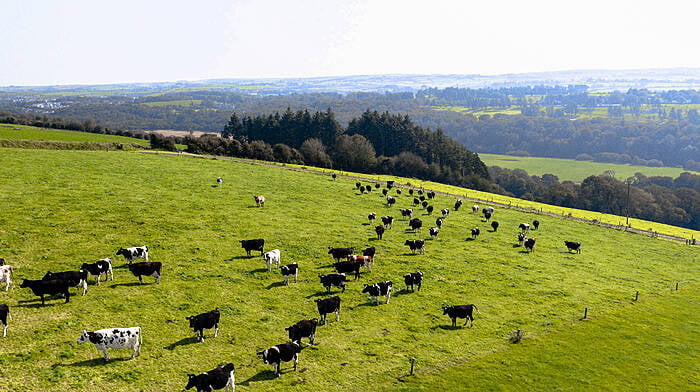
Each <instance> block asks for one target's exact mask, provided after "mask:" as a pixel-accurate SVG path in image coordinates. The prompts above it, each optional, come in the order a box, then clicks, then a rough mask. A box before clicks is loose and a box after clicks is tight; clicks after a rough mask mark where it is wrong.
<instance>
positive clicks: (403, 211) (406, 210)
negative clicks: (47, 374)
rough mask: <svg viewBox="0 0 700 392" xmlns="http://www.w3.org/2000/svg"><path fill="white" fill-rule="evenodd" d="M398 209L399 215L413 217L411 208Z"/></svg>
mask: <svg viewBox="0 0 700 392" xmlns="http://www.w3.org/2000/svg"><path fill="white" fill-rule="evenodd" d="M399 211H401V217H402V218H409V219H410V218H412V217H413V210H412V209H410V208H401V209H400V210H399Z"/></svg>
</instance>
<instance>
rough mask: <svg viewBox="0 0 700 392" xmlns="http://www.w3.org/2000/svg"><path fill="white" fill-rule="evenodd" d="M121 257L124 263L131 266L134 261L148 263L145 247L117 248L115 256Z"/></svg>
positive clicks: (146, 248)
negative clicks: (141, 260)
mask: <svg viewBox="0 0 700 392" xmlns="http://www.w3.org/2000/svg"><path fill="white" fill-rule="evenodd" d="M119 255H123V256H124V258H125V259H126V261H128V262H129V264H131V262H132V261H134V259H146V261H148V247H147V246H145V245H144V246H134V247H132V248H126V249H124V248H119V250H118V251H117V256H119Z"/></svg>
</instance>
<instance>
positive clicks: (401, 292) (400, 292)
mask: <svg viewBox="0 0 700 392" xmlns="http://www.w3.org/2000/svg"><path fill="white" fill-rule="evenodd" d="M414 290H415V289H414ZM414 293H415V291H411V290H406V289H405V288H403V289H401V290H396V291H393V292H392V293H391V296H392V297H399V296H402V295H407V294H414Z"/></svg>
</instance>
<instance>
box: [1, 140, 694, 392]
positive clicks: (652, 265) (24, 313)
mask: <svg viewBox="0 0 700 392" xmlns="http://www.w3.org/2000/svg"><path fill="white" fill-rule="evenodd" d="M0 155H1V156H2V160H3V165H2V166H0V184H2V186H1V187H0V211H2V213H1V214H0V227H2V229H1V230H0V252H1V253H0V257H3V258H5V259H6V260H7V263H8V264H11V265H12V266H13V268H14V274H13V278H14V281H15V284H16V285H17V286H15V287H12V288H11V289H10V290H9V292H4V291H0V303H7V304H9V305H10V308H11V314H12V315H13V319H12V321H11V324H10V328H9V331H8V337H7V338H5V339H0V365H1V366H0V377H2V380H3V381H2V387H4V388H6V389H7V390H12V391H15V390H17V391H24V390H30V391H35V390H36V391H61V390H81V391H104V390H109V391H134V390H141V391H166V390H182V389H183V387H184V385H185V383H186V380H187V377H186V374H187V373H200V372H203V371H206V370H209V369H212V368H213V367H215V366H216V365H219V364H223V363H226V362H233V363H234V364H235V366H236V384H237V385H236V388H237V390H238V391H258V390H260V391H276V390H279V391H290V390H291V391H309V390H311V391H346V390H348V389H351V388H352V389H355V390H395V389H398V388H400V387H402V386H408V385H406V381H411V380H410V379H407V377H406V374H407V373H408V370H409V362H408V360H409V358H411V357H416V358H418V359H419V362H418V371H419V376H420V377H425V382H424V383H422V384H421V387H422V388H425V389H427V390H435V389H440V388H443V381H442V377H441V376H440V375H441V374H446V373H445V372H449V371H450V370H451V369H459V368H455V367H456V366H464V365H469V364H481V365H483V366H487V365H488V364H489V363H490V361H491V360H492V358H494V356H495V355H496V356H497V355H511V354H509V353H511V352H512V353H513V354H512V355H513V356H514V357H515V356H516V354H517V352H516V351H512V350H523V349H531V350H533V352H536V351H534V350H541V351H538V352H543V353H548V352H549V350H550V349H551V350H553V351H552V352H551V354H549V355H552V356H555V355H556V351H557V350H558V348H556V347H550V345H549V344H546V343H547V342H549V341H552V340H547V339H555V338H556V339H557V341H563V342H564V344H574V343H576V344H580V345H584V346H590V345H592V344H593V343H594V342H591V341H582V340H581V338H580V336H582V335H581V334H584V335H585V334H589V332H587V330H586V328H590V327H591V326H595V325H596V323H597V322H599V321H598V320H601V323H605V317H611V318H612V317H618V319H617V320H618V322H619V323H625V322H630V323H632V322H633V321H632V320H630V318H629V317H628V316H626V315H628V314H629V312H630V311H631V310H630V309H632V308H635V307H638V306H640V305H641V306H646V307H648V308H649V309H650V311H652V312H654V311H658V309H659V308H663V307H665V306H667V305H666V303H664V302H661V301H660V302H651V301H649V302H645V301H646V298H647V296H653V295H657V296H662V297H663V296H666V295H668V293H669V290H670V288H671V287H673V286H674V285H675V283H676V282H680V285H681V288H682V290H680V291H679V292H678V293H674V294H673V295H674V296H679V297H683V298H697V287H698V286H697V284H698V280H697V279H698V271H699V269H698V261H700V258H698V249H697V247H689V246H686V245H684V244H682V243H678V242H673V241H666V240H661V239H658V238H652V237H650V236H647V235H640V234H634V233H631V232H625V231H621V230H617V229H611V228H602V227H599V226H597V225H593V224H587V223H581V222H576V221H573V220H570V219H566V218H562V217H556V216H548V215H541V214H534V213H524V212H520V211H517V210H515V209H508V208H503V207H501V206H496V212H495V214H494V218H493V219H495V220H498V221H499V222H500V228H499V229H498V231H497V232H492V231H491V230H490V228H489V226H488V224H487V223H486V222H483V221H482V218H481V215H480V214H473V213H471V209H470V208H469V207H470V205H469V204H470V202H466V203H465V206H464V208H463V209H462V210H460V211H453V212H452V213H451V214H450V216H449V217H448V218H447V219H446V221H445V224H444V226H443V229H442V230H441V232H440V235H439V237H438V238H437V239H435V240H430V239H428V240H426V252H425V254H417V255H412V254H410V252H409V251H408V248H407V247H406V246H404V245H403V242H404V241H405V240H407V239H416V238H427V237H429V236H428V234H427V231H428V228H429V227H432V226H434V221H435V214H433V216H428V215H426V213H425V212H423V210H421V209H417V210H416V213H415V216H417V217H419V218H421V219H422V220H423V221H424V228H423V231H422V232H420V233H413V232H411V231H408V230H407V221H406V220H405V219H400V218H399V217H400V213H399V212H398V210H397V209H398V208H408V207H411V206H412V197H409V196H408V195H407V194H406V193H404V194H402V195H401V196H396V197H397V200H398V203H397V206H395V207H393V208H388V207H387V206H386V203H385V199H384V197H383V196H382V195H381V193H380V192H378V191H373V192H372V193H370V194H360V193H359V192H357V191H355V189H354V183H355V182H356V180H355V179H353V178H347V177H344V176H340V177H339V178H338V180H337V181H333V180H332V179H331V178H330V176H328V175H319V174H317V173H314V172H311V170H302V171H291V170H281V169H280V168H278V167H273V166H265V165H256V164H250V163H245V162H240V161H230V160H213V159H197V158H190V157H186V156H171V155H162V156H160V155H151V154H141V153H135V152H97V151H86V152H81V151H51V150H24V149H0ZM217 177H222V178H223V179H224V183H223V187H216V186H215V185H216V181H215V180H216V178H217ZM409 181H410V180H406V182H409ZM413 185H416V186H419V185H424V186H425V187H426V188H428V185H431V186H432V185H433V184H428V183H424V184H419V183H417V182H414V183H413ZM436 190H441V191H454V192H456V193H457V194H461V193H467V192H468V193H469V195H470V196H472V195H473V194H475V193H474V192H473V191H467V190H464V189H461V190H460V189H459V188H454V189H453V188H449V187H446V186H444V187H441V188H438V187H437V186H436ZM460 192H461V193H460ZM254 194H263V195H265V196H266V199H267V202H266V205H265V207H263V208H258V207H255V206H254V202H253V197H252V196H253V195H254ZM391 194H392V195H396V192H395V190H392V191H391ZM431 203H432V204H433V205H434V206H435V207H436V210H439V209H441V208H445V207H449V208H450V209H451V208H452V206H453V204H454V198H453V197H447V196H441V195H438V196H437V197H436V199H435V200H433V201H432V202H431ZM481 204H482V205H483V203H481ZM372 211H374V212H377V214H378V216H382V215H393V216H394V217H396V221H395V223H394V227H393V229H391V230H388V231H387V232H386V234H385V235H384V239H382V240H376V236H375V234H374V230H373V227H372V226H370V225H369V224H368V222H367V218H366V217H367V214H368V213H369V212H372ZM533 219H538V220H539V221H540V222H541V225H540V229H539V230H538V231H533V232H531V233H530V236H531V237H535V238H537V244H536V246H535V251H534V252H533V253H526V252H524V251H523V250H522V248H520V247H518V246H517V244H516V238H515V237H516V234H517V232H518V230H517V225H518V224H519V223H520V222H531V221H532V220H533ZM475 226H478V227H480V228H481V235H480V236H479V237H478V238H477V239H476V240H473V241H472V240H467V237H468V232H469V229H471V228H472V227H475ZM251 238H264V239H265V240H266V250H271V249H275V248H277V249H280V250H281V252H282V263H283V264H286V263H291V262H297V263H299V265H300V275H299V282H298V283H291V284H290V286H288V287H285V286H283V285H282V284H281V281H282V278H281V276H280V275H279V273H278V272H276V271H275V272H267V270H266V269H265V268H264V262H263V261H262V259H261V258H260V256H259V254H256V255H254V256H253V257H251V258H248V257H246V256H245V252H244V251H243V249H241V248H240V243H239V242H238V241H239V240H242V239H251ZM564 240H578V241H581V242H582V243H583V245H582V252H581V254H573V253H569V252H567V250H566V247H565V246H564V244H563V241H564ZM140 245H148V246H149V250H150V258H151V261H159V262H162V263H163V279H162V282H161V284H160V285H156V284H154V283H153V280H154V279H153V278H151V277H145V278H144V281H145V284H144V285H138V284H137V279H136V278H135V277H133V276H132V275H131V274H130V273H129V272H128V270H127V269H126V268H125V262H124V260H123V259H122V258H121V256H120V257H119V258H117V257H115V256H114V254H115V252H116V250H117V249H118V248H119V247H121V246H123V247H126V246H140ZM328 246H355V247H356V249H362V248H364V247H367V246H376V247H377V258H376V260H375V263H374V266H373V269H372V272H371V273H368V272H365V271H364V270H363V273H362V277H361V279H360V280H359V281H352V280H351V281H350V282H349V283H348V287H347V290H346V291H345V292H344V293H339V290H337V289H333V293H334V294H337V295H340V296H341V299H342V305H341V315H340V321H338V322H336V321H335V320H334V318H333V317H332V316H330V317H329V322H328V323H327V324H326V325H323V326H319V328H318V331H317V334H316V340H317V343H318V344H317V345H315V346H312V347H307V348H305V349H304V350H303V351H302V353H301V355H300V361H299V369H298V371H297V372H294V371H292V370H291V365H290V364H289V363H286V364H283V366H282V369H283V374H282V376H281V377H280V378H279V379H275V378H274V377H272V372H271V366H268V365H264V364H263V363H262V361H261V359H260V356H258V355H256V352H258V351H261V350H263V349H265V348H267V347H269V346H272V345H274V344H279V343H282V342H285V341H286V340H287V335H286V333H285V331H284V328H285V327H287V326H289V325H292V324H293V323H295V322H296V321H299V320H300V319H302V318H311V317H317V316H318V315H317V312H316V307H315V303H314V300H315V299H318V298H323V297H325V294H324V290H323V288H322V287H321V286H320V284H319V282H318V274H321V273H330V272H332V271H333V269H332V268H331V263H332V261H333V260H332V259H331V258H330V256H329V255H328V254H327V247H328ZM104 257H112V260H113V264H114V267H115V271H114V272H115V280H114V281H108V282H103V283H102V284H101V285H100V286H96V285H94V284H93V280H92V279H91V284H90V287H89V292H88V294H87V295H86V296H84V297H82V296H79V295H74V296H72V297H71V299H70V302H69V303H67V304H66V303H64V300H63V299H62V298H52V299H49V300H47V305H46V306H43V307H42V306H39V302H38V298H37V297H35V296H34V295H32V293H31V292H30V291H29V289H20V288H19V284H20V283H21V281H22V279H24V278H31V279H37V278H40V277H41V276H43V274H44V273H45V272H46V271H48V270H51V271H60V270H71V269H75V268H77V267H79V266H80V264H81V263H83V262H93V261H97V260H98V259H100V258H104ZM416 270H421V271H423V272H424V273H425V280H424V285H423V288H422V290H421V291H420V292H414V293H409V292H406V291H404V290H403V279H402V276H403V275H404V274H405V273H408V272H413V271H416ZM384 280H392V281H393V282H394V289H395V292H394V295H393V296H392V298H391V301H390V303H389V304H381V305H379V306H375V305H371V304H370V303H369V300H368V298H367V297H366V296H365V295H364V294H361V292H360V291H361V289H362V284H364V283H375V282H379V281H384ZM0 287H1V285H0ZM637 290H638V291H640V293H642V294H641V295H642V300H640V302H639V304H632V303H631V302H630V297H631V296H633V294H634V292H635V291H637ZM72 292H73V293H76V292H77V290H76V289H72ZM443 303H450V304H469V303H474V304H476V305H477V306H478V308H479V311H480V313H479V314H477V315H476V321H475V322H474V326H473V327H472V328H469V327H464V328H463V327H461V323H460V326H459V327H457V328H452V327H451V326H450V320H449V319H448V318H447V317H446V316H443V315H442V311H441V308H440V307H441V305H442V304H443ZM215 307H218V308H219V310H220V311H221V313H222V321H221V331H220V333H219V336H218V337H217V338H213V337H212V332H211V331H207V333H206V336H207V339H206V340H205V341H204V343H198V342H196V341H195V339H194V338H193V333H192V331H191V330H189V328H188V324H187V321H186V320H185V317H186V316H190V315H194V314H197V313H201V312H204V311H207V310H211V309H213V308H215ZM584 307H589V308H590V309H592V311H591V319H590V320H587V321H579V320H578V318H579V317H580V316H581V313H582V311H583V308H584ZM616 315H617V316H616ZM666 317H668V318H671V319H673V320H674V322H676V323H677V324H679V325H682V324H689V323H692V324H693V325H697V323H698V316H697V312H686V313H682V312H681V313H678V314H676V315H669V316H666ZM136 325H138V326H141V328H142V330H143V340H144V344H143V347H142V350H141V356H140V357H138V358H136V359H134V360H129V359H128V357H129V355H130V354H128V353H127V351H126V350H116V351H115V350H112V351H111V357H112V358H113V360H112V361H110V362H109V363H104V361H103V360H102V358H101V353H99V352H98V351H96V350H95V348H94V347H92V345H91V344H90V343H86V344H84V345H78V344H77V343H76V340H77V338H78V336H79V335H80V333H81V331H82V330H83V329H88V330H96V329H101V328H110V327H126V326H136ZM603 325H606V324H603ZM633 325H634V324H630V327H632V326H633ZM516 328H520V329H522V330H524V331H527V335H526V336H527V337H526V339H525V340H523V342H521V343H520V344H519V345H513V344H511V343H509V342H508V340H507V338H508V335H509V333H510V331H512V330H514V329H516ZM619 331H620V332H619V333H617V334H616V333H610V334H609V337H608V338H607V340H604V341H601V342H600V344H604V347H603V348H601V349H604V351H605V352H609V353H610V355H612V356H613V357H614V359H615V360H616V361H621V362H624V361H626V360H627V357H626V356H625V355H626V354H625V353H624V352H620V353H619V355H618V354H617V352H616V351H615V349H614V348H615V347H617V345H620V344H624V343H626V342H628V338H629V337H628V336H627V332H625V329H624V328H621V329H620V330H619ZM613 332H614V331H613ZM664 333H666V334H667V335H668V336H670V337H671V338H672V339H671V341H670V342H668V344H667V345H666V346H665V348H664V349H663V350H661V349H657V347H655V346H650V347H651V348H650V349H648V350H646V351H645V356H646V357H648V358H649V359H654V360H658V361H669V363H674V364H675V363H676V362H675V361H676V358H675V357H676V356H678V355H685V354H684V352H685V351H687V348H685V347H686V346H683V345H682V344H681V343H679V341H682V340H683V339H684V336H686V333H685V331H679V330H678V329H677V328H669V329H668V330H664ZM586 336H590V335H586ZM531 345H532V346H534V347H533V348H529V347H530V346H531ZM684 350H685V351H684ZM514 357H513V358H514ZM509 358H510V357H509ZM681 358H685V357H681ZM523 360H525V361H526V366H529V364H530V363H532V364H534V363H535V362H536V361H537V360H536V359H535V358H524V359H523ZM599 363H600V361H599V360H597V359H595V358H589V357H588V356H584V357H582V358H581V360H580V361H579V363H577V365H578V366H579V367H578V368H577V370H576V371H577V372H581V373H585V372H587V371H589V369H594V370H595V369H597V367H599V366H600V365H599ZM621 368H624V369H625V371H626V372H627V373H626V374H627V375H626V377H628V379H629V380H630V381H629V382H628V385H630V386H634V387H635V389H649V385H647V384H645V381H646V380H647V379H648V378H647V372H648V371H647V369H646V368H643V367H642V368H635V367H633V366H625V367H621ZM561 371H563V370H562V369H560V368H558V367H556V366H555V367H550V368H545V369H544V370H543V372H545V374H549V373H551V374H552V377H554V376H556V373H558V372H561ZM674 371H675V373H674V374H675V375H677V376H678V375H680V376H683V377H685V378H687V379H689V378H690V377H692V375H693V374H697V366H696V365H695V364H694V362H693V361H680V363H679V364H678V366H677V367H676V368H675V370H674ZM433 376H434V377H433ZM613 376H614V374H613V375H611V376H610V377H607V378H602V379H601V380H600V381H599V382H600V384H597V385H601V389H616V388H615V387H616V386H617V385H618V381H617V380H615V379H614V377H613ZM445 377H446V379H447V376H445ZM581 377H583V376H581ZM658 382H659V383H660V384H658V385H655V386H658V388H655V389H658V390H669V388H675V387H676V386H677V385H678V381H677V380H674V379H672V377H669V378H668V379H667V380H664V379H661V378H660V379H659V381H658ZM562 383H563V384H562V385H564V387H563V389H577V387H578V386H579V385H578V384H575V383H573V382H571V383H568V382H567V381H562ZM470 389H481V390H484V389H498V386H497V385H496V386H494V385H489V384H486V383H482V384H474V383H473V384H472V385H470Z"/></svg>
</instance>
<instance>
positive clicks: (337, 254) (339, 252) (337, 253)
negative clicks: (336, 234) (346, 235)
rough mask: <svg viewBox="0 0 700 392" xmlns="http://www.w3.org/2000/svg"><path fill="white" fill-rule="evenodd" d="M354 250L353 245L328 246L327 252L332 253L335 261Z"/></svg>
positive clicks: (344, 257)
mask: <svg viewBox="0 0 700 392" xmlns="http://www.w3.org/2000/svg"><path fill="white" fill-rule="evenodd" d="M354 252H355V247H354V246H350V247H347V248H332V247H330V246H329V247H328V254H329V255H332V256H333V258H334V259H335V261H340V259H346V258H347V257H348V256H350V255H351V254H353V253H354Z"/></svg>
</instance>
